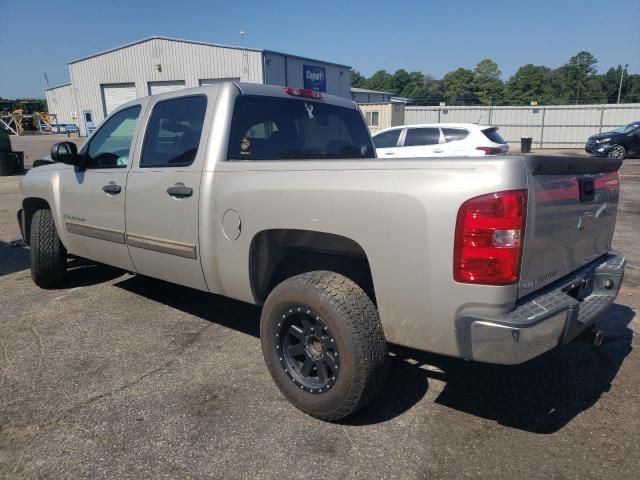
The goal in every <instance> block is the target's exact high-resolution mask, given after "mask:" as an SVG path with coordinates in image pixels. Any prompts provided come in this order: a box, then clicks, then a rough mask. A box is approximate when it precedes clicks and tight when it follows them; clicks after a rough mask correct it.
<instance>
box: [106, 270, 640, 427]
mask: <svg viewBox="0 0 640 480" xmlns="http://www.w3.org/2000/svg"><path fill="white" fill-rule="evenodd" d="M115 285H116V286H117V287H119V288H123V289H125V290H127V291H129V292H131V293H134V294H136V295H142V296H144V297H146V298H149V299H152V300H154V301H157V302H160V303H163V304H165V305H168V306H170V307H172V308H175V309H177V310H181V311H183V312H185V313H188V314H190V315H194V316H196V317H199V318H201V319H203V320H207V321H209V322H214V323H216V324H218V325H222V326H224V327H227V328H231V329H234V330H236V331H238V332H241V333H244V334H246V335H251V336H253V337H256V338H258V337H259V335H260V327H259V321H260V308H259V307H256V306H253V305H248V304H246V303H243V302H239V301H236V300H231V299H228V298H225V297H222V296H218V295H212V294H208V293H204V292H200V291H197V290H192V289H189V288H186V287H180V286H177V285H173V284H170V283H167V282H163V281H161V280H155V279H151V278H146V277H142V276H137V277H131V278H127V279H125V280H122V281H120V282H118V283H116V284H115ZM633 316H634V312H633V311H632V310H631V309H630V308H628V307H626V306H623V305H619V304H616V305H614V306H612V307H611V309H610V310H609V312H608V313H607V318H606V320H605V321H603V322H602V323H601V325H600V327H601V329H602V330H603V331H604V332H605V335H606V340H605V343H604V345H603V346H602V347H600V348H599V349H596V348H595V347H593V346H592V345H590V344H587V343H584V342H580V341H574V342H572V343H570V344H568V345H565V346H564V347H562V348H559V349H556V350H553V351H551V352H548V353H547V354H545V355H542V356H541V357H538V358H536V359H534V360H532V361H530V362H528V363H526V364H523V365H519V366H499V365H486V364H480V363H474V362H465V361H463V360H459V359H454V358H448V357H443V356H440V355H433V354H428V353H424V352H420V351H416V350H412V349H407V348H403V347H398V346H391V358H390V372H389V376H388V379H387V382H386V384H385V385H384V387H383V389H382V391H381V392H380V394H379V395H378V396H377V397H376V398H375V399H374V400H373V401H372V402H371V403H370V404H369V405H368V406H366V407H365V408H363V409H362V410H361V411H360V412H358V413H356V414H355V415H353V416H351V417H349V418H347V419H346V420H345V421H344V422H343V423H344V424H347V425H371V424H376V423H382V422H386V421H389V420H392V419H394V418H396V417H398V416H400V415H402V414H403V413H405V412H406V411H408V410H409V409H410V408H412V407H413V406H414V405H416V404H417V403H418V402H420V400H422V399H423V398H424V396H425V394H426V393H427V390H428V389H429V388H430V386H429V383H430V381H438V382H442V383H444V386H443V387H442V391H441V392H440V393H439V394H438V396H437V397H436V400H435V402H436V403H438V404H440V405H443V406H446V407H449V408H452V409H455V410H458V411H461V412H465V413H469V414H471V415H475V416H478V417H482V418H486V419H490V420H493V421H495V422H498V423H499V424H502V425H505V426H509V427H512V428H517V429H520V430H525V431H529V432H535V433H543V434H548V433H553V432H556V431H558V430H560V429H561V428H562V427H564V426H565V425H566V424H567V423H569V422H570V421H571V420H572V419H573V418H574V417H575V416H577V415H578V414H579V413H581V412H583V411H585V410H587V409H589V408H590V407H591V406H593V405H594V404H595V403H596V402H597V401H598V399H599V398H600V396H601V395H602V394H603V393H604V392H607V391H608V390H609V388H610V387H611V382H612V381H613V379H614V378H615V377H616V375H617V373H618V370H619V369H620V366H621V364H622V362H623V361H624V359H625V358H626V357H627V355H629V353H630V352H631V349H632V348H631V340H632V331H631V330H630V329H629V328H628V325H629V323H630V322H631V320H632V319H633ZM431 388H435V387H434V385H433V384H432V386H431Z"/></svg>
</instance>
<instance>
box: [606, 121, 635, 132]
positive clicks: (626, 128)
mask: <svg viewBox="0 0 640 480" xmlns="http://www.w3.org/2000/svg"><path fill="white" fill-rule="evenodd" d="M638 127H640V123H630V124H629V125H623V126H622V127H618V128H616V129H614V130H612V131H613V132H616V133H629V132H633V131H634V130H635V129H636V128H638Z"/></svg>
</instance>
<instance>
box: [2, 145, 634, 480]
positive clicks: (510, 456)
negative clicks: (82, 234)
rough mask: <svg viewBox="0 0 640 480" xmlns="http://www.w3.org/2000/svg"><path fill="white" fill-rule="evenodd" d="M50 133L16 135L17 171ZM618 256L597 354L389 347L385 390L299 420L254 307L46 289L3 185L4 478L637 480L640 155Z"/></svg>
mask: <svg viewBox="0 0 640 480" xmlns="http://www.w3.org/2000/svg"><path fill="white" fill-rule="evenodd" d="M56 140H57V139H54V138H52V137H31V138H26V137H24V138H21V139H18V140H17V141H14V148H15V149H22V150H25V151H27V154H28V158H27V164H30V163H31V162H32V161H33V160H34V159H35V158H37V157H38V156H40V155H43V154H46V153H47V152H48V149H49V147H50V144H51V143H52V142H53V141H56ZM621 175H622V204H621V208H620V212H619V216H618V228H617V231H616V236H615V240H614V245H615V248H617V249H618V250H620V251H622V252H624V254H625V255H627V257H628V259H629V266H628V270H627V275H626V280H625V284H624V285H623V289H622V292H621V294H620V296H619V298H618V303H617V304H616V305H615V306H614V307H613V308H612V309H611V310H610V312H609V313H608V314H607V316H606V318H604V320H603V321H602V325H601V326H602V329H603V330H604V331H605V333H606V335H607V341H606V343H605V344H604V345H603V346H602V347H601V348H600V349H595V348H594V347H592V346H591V345H588V344H586V343H581V342H574V343H572V344H570V345H568V346H566V347H564V348H562V349H559V350H556V351H552V352H550V353H548V354H546V355H543V356H542V357H540V358H538V359H535V360H533V361H531V362H529V363H527V364H525V365H522V366H519V367H497V366H487V365H478V364H473V363H466V362H463V361H457V360H452V359H447V358H443V357H438V356H432V355H425V354H421V353H419V352H414V351H407V350H398V349H396V350H395V351H394V355H393V357H392V370H391V374H390V376H389V380H388V382H387V385H386V387H385V389H384V391H383V393H382V394H381V395H380V396H379V397H378V398H377V399H376V400H375V401H374V402H373V404H371V405H370V406H369V407H367V408H366V409H365V410H364V411H362V412H361V413H359V414H358V415H356V416H355V417H353V418H350V419H349V420H347V421H346V422H344V423H342V424H337V425H335V424H328V423H323V422H320V421H317V420H315V419H313V418H310V417H308V416H306V415H304V414H302V413H300V412H299V411H297V410H295V409H294V408H293V407H291V406H290V405H289V404H288V403H287V402H286V401H285V400H284V399H283V398H282V396H281V395H280V393H279V392H278V390H277V389H276V387H275V386H274V384H273V383H272V381H271V378H270V376H269V374H268V372H267V370H266V368H265V367H264V365H263V361H262V355H261V351H260V344H259V340H258V319H259V314H260V311H259V309H258V308H256V307H252V306H250V305H245V304H242V303H239V302H235V301H232V300H228V299H225V298H222V297H217V296H213V295H206V294H204V293H199V292H196V291H192V290H189V289H186V288H182V287H178V286H174V285H170V284H167V283H164V282H161V281H156V280H152V279H148V278H141V277H135V276H132V275H129V274H123V273H122V272H120V271H116V270H113V269H110V268H107V267H98V266H85V267H82V268H78V269H76V270H74V271H72V272H71V274H70V279H69V283H68V287H67V288H65V289H61V290H49V291H45V290H40V289H38V288H37V287H35V286H34V285H33V283H32V282H31V279H30V274H29V270H28V267H29V259H28V251H27V250H25V249H22V248H13V247H10V246H9V245H8V243H9V242H10V241H11V240H12V239H14V238H15V237H16V235H17V234H18V230H17V225H16V221H15V211H16V209H17V207H18V201H19V199H18V184H19V180H20V178H19V177H2V178H0V342H1V343H0V478H17V477H18V478H24V477H27V478H41V477H47V478H78V477H88V478H149V477H170V478H201V477H216V478H240V477H242V478H332V479H341V478H362V477H368V478H399V479H405V478H489V477H491V478H510V479H513V478H580V479H583V478H616V479H617V478H638V472H640V415H639V412H640V411H639V408H638V405H640V377H639V376H638V371H640V354H639V353H638V352H639V349H638V346H639V343H638V336H637V335H636V332H638V331H639V330H640V321H639V317H638V315H637V312H638V309H639V308H640V269H639V267H640V250H639V249H638V247H637V245H638V238H640V235H639V234H640V200H639V199H640V161H638V160H629V161H626V162H625V166H624V167H623V169H622V171H621Z"/></svg>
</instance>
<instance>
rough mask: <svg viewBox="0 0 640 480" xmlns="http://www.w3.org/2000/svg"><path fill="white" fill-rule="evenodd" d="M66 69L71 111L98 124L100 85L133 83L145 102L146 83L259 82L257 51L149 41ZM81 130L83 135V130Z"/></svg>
mask: <svg viewBox="0 0 640 480" xmlns="http://www.w3.org/2000/svg"><path fill="white" fill-rule="evenodd" d="M158 65H160V71H159V69H158ZM69 70H70V75H71V83H72V85H73V91H74V93H75V106H76V110H77V111H78V113H80V112H81V111H83V110H91V111H92V112H93V118H94V121H95V122H96V123H99V122H101V121H102V120H103V119H104V117H105V108H104V102H103V99H102V92H101V87H100V86H101V85H104V84H118V83H135V85H136V91H137V94H138V96H139V97H144V96H146V95H148V94H149V82H159V81H175V80H184V82H185V86H186V87H187V88H189V87H197V86H198V85H199V81H200V80H201V79H210V78H233V77H236V78H237V77H239V78H240V79H241V81H243V82H254V83H262V52H259V51H251V50H243V49H239V48H227V47H216V46H211V45H200V44H196V43H187V42H178V41H171V40H163V39H152V40H149V41H146V42H142V43H138V44H135V45H131V46H128V47H126V48H122V49H120V50H116V51H113V52H109V53H105V54H103V55H99V56H96V57H93V58H88V59H86V60H82V61H79V62H76V63H72V64H70V65H69ZM55 113H57V112H55ZM80 128H81V129H82V133H83V134H84V133H85V132H84V126H83V125H80Z"/></svg>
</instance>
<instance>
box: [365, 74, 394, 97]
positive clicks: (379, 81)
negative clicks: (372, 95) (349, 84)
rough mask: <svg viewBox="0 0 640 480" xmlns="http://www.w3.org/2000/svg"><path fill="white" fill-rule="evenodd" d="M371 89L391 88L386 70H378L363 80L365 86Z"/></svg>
mask: <svg viewBox="0 0 640 480" xmlns="http://www.w3.org/2000/svg"><path fill="white" fill-rule="evenodd" d="M364 88H369V89H371V90H379V91H381V92H388V91H390V90H391V74H390V73H389V72H387V71H386V70H378V71H377V72H376V73H374V74H373V75H371V76H370V77H369V78H368V79H367V81H366V82H365V87H364Z"/></svg>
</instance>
